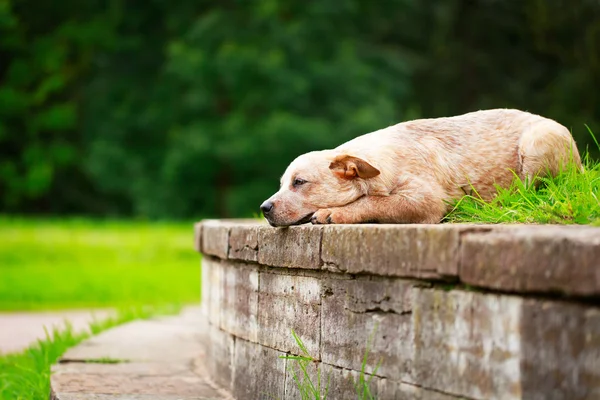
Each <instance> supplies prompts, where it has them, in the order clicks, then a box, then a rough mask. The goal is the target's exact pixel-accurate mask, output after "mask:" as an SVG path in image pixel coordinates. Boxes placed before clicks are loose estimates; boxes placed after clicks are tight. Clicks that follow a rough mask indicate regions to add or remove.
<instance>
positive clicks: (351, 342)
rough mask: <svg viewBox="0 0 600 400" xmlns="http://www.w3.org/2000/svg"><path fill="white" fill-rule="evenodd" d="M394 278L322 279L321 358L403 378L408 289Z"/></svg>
mask: <svg viewBox="0 0 600 400" xmlns="http://www.w3.org/2000/svg"><path fill="white" fill-rule="evenodd" d="M412 285H413V283H411V282H409V281H400V280H388V281H386V280H375V281H372V280H333V279H330V280H326V281H324V282H323V290H322V292H323V299H322V307H321V313H322V318H321V329H322V331H321V357H322V360H323V362H325V363H328V364H332V365H336V366H338V367H343V368H348V369H357V368H358V369H359V368H360V365H361V363H362V361H363V357H364V355H365V354H366V352H367V346H369V349H368V351H369V353H368V357H367V364H366V370H365V371H366V372H367V373H372V372H373V371H374V369H375V368H376V367H377V366H378V365H379V368H378V370H377V375H380V376H384V377H394V378H396V379H401V378H404V377H405V376H406V375H407V374H409V373H410V368H411V361H412V347H411V346H412V340H411V339H412V338H411V333H412V332H411V331H412V329H411V315H410V313H411V289H412Z"/></svg>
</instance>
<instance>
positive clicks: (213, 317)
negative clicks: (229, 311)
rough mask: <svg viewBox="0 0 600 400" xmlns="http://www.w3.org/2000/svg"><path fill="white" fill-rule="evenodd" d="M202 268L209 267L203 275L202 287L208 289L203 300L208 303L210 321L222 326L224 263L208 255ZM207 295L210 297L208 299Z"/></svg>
mask: <svg viewBox="0 0 600 400" xmlns="http://www.w3.org/2000/svg"><path fill="white" fill-rule="evenodd" d="M202 268H206V269H207V273H206V275H207V276H206V277H205V276H204V275H203V277H202V281H203V282H204V283H203V284H202V289H203V290H205V289H208V290H207V292H208V293H206V294H205V295H203V300H202V302H203V303H205V304H207V307H206V308H207V309H208V321H209V322H210V323H211V324H213V325H215V326H221V304H222V303H223V264H222V261H220V260H214V259H211V258H208V257H204V258H203V259H202ZM205 297H208V301H207V299H206V298H205Z"/></svg>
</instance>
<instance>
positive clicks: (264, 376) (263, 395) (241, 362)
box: [232, 339, 286, 400]
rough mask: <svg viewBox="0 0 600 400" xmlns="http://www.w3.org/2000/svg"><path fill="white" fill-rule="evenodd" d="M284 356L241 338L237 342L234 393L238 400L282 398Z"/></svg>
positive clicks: (283, 388) (283, 389)
mask: <svg viewBox="0 0 600 400" xmlns="http://www.w3.org/2000/svg"><path fill="white" fill-rule="evenodd" d="M283 355H285V354H284V353H282V352H280V351H277V350H273V349H271V348H268V347H265V346H261V345H259V344H256V343H251V342H247V341H245V340H242V339H236V341H235V356H234V374H233V388H232V394H233V397H235V398H236V399H269V400H270V399H283V398H284V395H285V365H286V360H284V359H281V358H280V356H283Z"/></svg>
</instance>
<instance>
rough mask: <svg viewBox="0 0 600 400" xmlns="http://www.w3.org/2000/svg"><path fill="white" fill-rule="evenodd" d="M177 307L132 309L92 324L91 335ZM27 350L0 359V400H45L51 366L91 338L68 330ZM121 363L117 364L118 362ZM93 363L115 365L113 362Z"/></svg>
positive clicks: (52, 334)
mask: <svg viewBox="0 0 600 400" xmlns="http://www.w3.org/2000/svg"><path fill="white" fill-rule="evenodd" d="M176 311H177V307H166V306H164V307H132V308H128V309H124V310H122V311H120V312H119V313H118V314H117V316H116V317H114V318H111V319H108V320H104V321H99V322H95V323H92V324H91V325H90V328H91V332H92V334H97V333H99V332H101V331H103V330H105V329H108V328H111V327H113V326H115V325H119V324H122V323H124V322H127V321H131V320H134V319H138V318H147V317H149V316H152V315H156V314H162V313H169V314H170V313H174V312H176ZM46 335H47V337H46V339H44V340H39V341H38V342H37V343H36V344H35V345H33V346H31V347H30V348H28V349H27V350H25V351H23V352H21V353H17V354H9V355H6V356H0V399H1V400H38V399H39V400H46V399H48V397H49V392H50V384H49V383H50V366H51V365H52V364H54V363H55V362H56V361H57V360H58V358H59V357H60V356H61V355H62V354H63V353H64V352H65V351H66V350H67V349H68V348H69V347H72V346H75V345H76V344H78V343H79V342H81V341H82V340H84V339H86V338H88V337H89V336H90V334H89V333H73V331H72V330H71V329H69V328H67V329H66V330H55V331H54V332H52V333H50V332H47V333H46ZM117 361H120V360H117ZM96 362H116V361H115V360H112V359H107V360H100V361H96Z"/></svg>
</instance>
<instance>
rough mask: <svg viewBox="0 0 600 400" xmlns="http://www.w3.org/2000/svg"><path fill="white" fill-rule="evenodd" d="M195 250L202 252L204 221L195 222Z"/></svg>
mask: <svg viewBox="0 0 600 400" xmlns="http://www.w3.org/2000/svg"><path fill="white" fill-rule="evenodd" d="M194 250H195V251H197V252H198V253H201V252H202V222H196V223H195V224H194Z"/></svg>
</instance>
